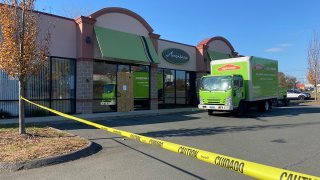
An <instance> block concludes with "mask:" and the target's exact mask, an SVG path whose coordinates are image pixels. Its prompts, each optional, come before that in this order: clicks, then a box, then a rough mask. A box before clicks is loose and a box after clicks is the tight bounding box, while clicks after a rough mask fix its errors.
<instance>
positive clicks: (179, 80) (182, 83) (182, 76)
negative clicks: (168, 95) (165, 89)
mask: <svg viewBox="0 0 320 180" xmlns="http://www.w3.org/2000/svg"><path fill="white" fill-rule="evenodd" d="M176 96H177V100H176V104H186V72H185V71H176Z"/></svg>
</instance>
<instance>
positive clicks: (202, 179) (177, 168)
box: [114, 139, 204, 180]
mask: <svg viewBox="0 0 320 180" xmlns="http://www.w3.org/2000/svg"><path fill="white" fill-rule="evenodd" d="M114 141H115V142H117V143H119V144H121V145H123V146H125V147H127V148H129V149H131V150H134V151H136V152H139V153H141V154H143V155H145V156H148V157H149V158H151V159H154V160H157V161H159V162H161V163H163V164H166V165H167V166H170V167H172V168H174V169H176V170H178V171H180V172H183V173H185V174H188V175H189V176H191V177H193V178H196V179H201V180H204V178H202V177H200V176H198V175H196V174H193V173H191V172H189V171H186V170H184V169H182V168H180V167H178V166H175V165H173V164H170V163H168V162H166V161H163V160H161V159H159V158H156V157H154V156H152V155H150V154H147V153H145V152H142V151H140V150H138V149H135V148H133V147H131V146H128V145H126V144H124V143H122V142H120V141H117V140H115V139H114Z"/></svg>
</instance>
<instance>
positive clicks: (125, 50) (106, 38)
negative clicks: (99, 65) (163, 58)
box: [94, 26, 159, 63]
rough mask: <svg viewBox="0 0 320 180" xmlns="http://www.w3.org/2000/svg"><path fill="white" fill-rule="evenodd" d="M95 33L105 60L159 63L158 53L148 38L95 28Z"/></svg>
mask: <svg viewBox="0 0 320 180" xmlns="http://www.w3.org/2000/svg"><path fill="white" fill-rule="evenodd" d="M94 31H95V33H96V38H97V41H98V44H99V47H100V51H101V54H102V57H103V58H113V59H118V60H125V61H132V63H135V62H140V63H141V62H142V63H150V62H154V63H159V58H158V55H157V52H156V50H155V48H154V46H153V44H152V41H151V39H150V38H148V37H144V36H139V35H134V34H129V33H125V32H120V31H116V30H112V29H107V28H102V27H98V26H95V27H94Z"/></svg>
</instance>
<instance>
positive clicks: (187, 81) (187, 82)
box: [186, 72, 191, 104]
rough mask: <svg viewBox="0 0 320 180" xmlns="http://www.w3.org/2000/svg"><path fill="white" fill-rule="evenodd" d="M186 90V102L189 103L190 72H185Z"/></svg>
mask: <svg viewBox="0 0 320 180" xmlns="http://www.w3.org/2000/svg"><path fill="white" fill-rule="evenodd" d="M186 88H187V89H186V90H187V93H186V96H187V98H186V101H187V104H190V99H191V91H190V72H186Z"/></svg>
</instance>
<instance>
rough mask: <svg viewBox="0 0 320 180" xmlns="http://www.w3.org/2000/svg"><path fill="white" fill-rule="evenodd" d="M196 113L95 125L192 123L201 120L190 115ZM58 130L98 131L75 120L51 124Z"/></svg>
mask: <svg viewBox="0 0 320 180" xmlns="http://www.w3.org/2000/svg"><path fill="white" fill-rule="evenodd" d="M192 114H196V113H183V114H182V113H178V114H170V115H162V116H151V117H135V118H128V119H122V118H119V119H110V120H108V119H106V120H97V121H94V122H95V123H98V124H101V125H105V126H108V127H121V126H136V125H147V124H158V123H169V122H181V121H191V120H196V119H200V118H198V117H192V116H189V115H192ZM49 126H52V127H54V128H57V129H61V130H74V129H96V128H95V127H92V126H88V125H86V124H82V123H79V122H76V121H73V120H70V122H62V123H53V124H49Z"/></svg>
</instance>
